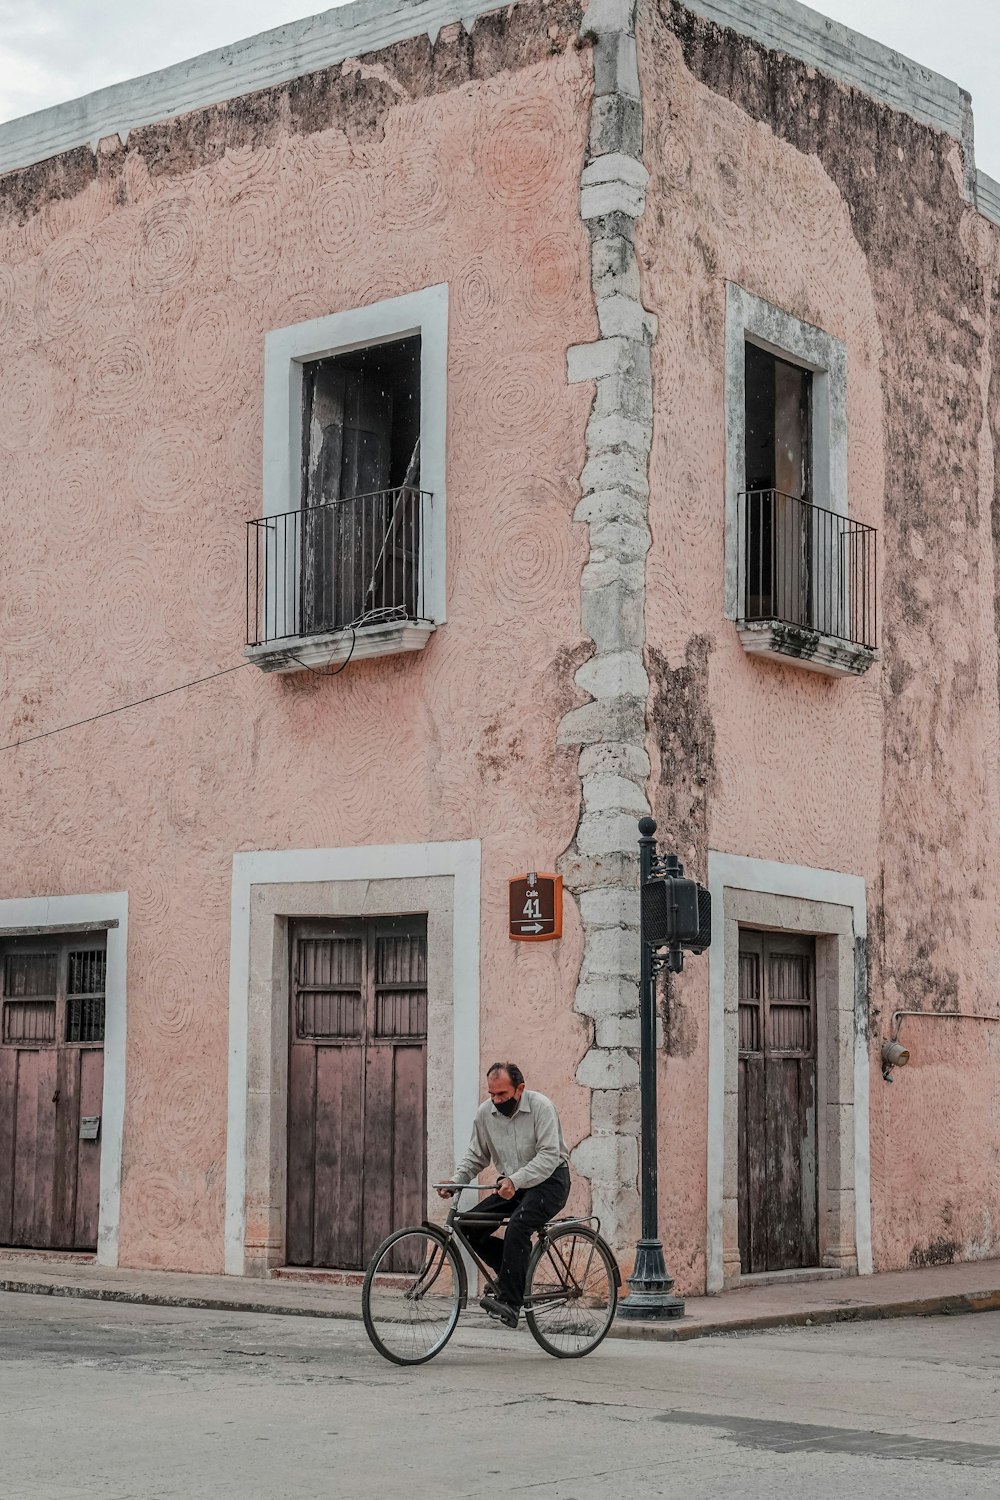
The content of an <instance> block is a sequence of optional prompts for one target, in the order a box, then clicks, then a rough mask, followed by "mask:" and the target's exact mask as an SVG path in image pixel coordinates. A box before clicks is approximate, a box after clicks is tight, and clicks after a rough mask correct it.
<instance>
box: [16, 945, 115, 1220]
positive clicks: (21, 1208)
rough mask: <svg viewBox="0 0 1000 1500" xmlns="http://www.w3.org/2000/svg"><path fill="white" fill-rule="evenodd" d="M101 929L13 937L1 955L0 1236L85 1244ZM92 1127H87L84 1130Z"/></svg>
mask: <svg viewBox="0 0 1000 1500" xmlns="http://www.w3.org/2000/svg"><path fill="white" fill-rule="evenodd" d="M105 972H106V952H105V939H104V935H103V933H97V934H92V935H88V936H84V937H81V936H79V935H74V936H73V937H72V938H62V939H52V940H48V941H44V942H43V941H40V940H37V939H33V940H27V939H16V940H12V941H10V942H8V943H6V944H5V945H4V948H3V953H2V958H0V975H2V993H0V1023H2V1024H0V1244H3V1245H11V1246H18V1247H23V1248H26V1249H27V1248H31V1249H41V1250H50V1249H56V1250H93V1249H95V1248H96V1246H97V1227H98V1209H99V1202H100V1159H101V1158H100V1149H101V1148H100V1126H99V1123H98V1126H97V1130H96V1134H94V1138H93V1139H83V1138H82V1135H81V1121H82V1120H83V1119H84V1118H85V1117H88V1116H89V1117H91V1118H92V1119H96V1120H97V1121H98V1122H99V1120H100V1115H101V1110H102V1099H103V1093H104V1012H105V997H104V984H105ZM90 1134H92V1132H88V1135H90Z"/></svg>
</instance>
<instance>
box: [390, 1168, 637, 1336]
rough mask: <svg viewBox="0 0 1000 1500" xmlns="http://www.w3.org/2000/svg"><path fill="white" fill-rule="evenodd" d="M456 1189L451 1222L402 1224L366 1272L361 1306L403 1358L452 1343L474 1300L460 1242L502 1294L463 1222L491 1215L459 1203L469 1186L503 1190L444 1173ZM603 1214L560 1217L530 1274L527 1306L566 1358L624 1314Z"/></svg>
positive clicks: (540, 1240) (543, 1239)
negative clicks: (618, 1313)
mask: <svg viewBox="0 0 1000 1500" xmlns="http://www.w3.org/2000/svg"><path fill="white" fill-rule="evenodd" d="M433 1186H434V1187H435V1188H437V1187H441V1188H451V1189H453V1190H454V1192H455V1194H456V1197H455V1202H454V1204H453V1205H452V1207H451V1208H450V1210H449V1212H448V1217H447V1219H446V1220H445V1222H444V1224H435V1223H432V1222H431V1221H430V1220H427V1219H425V1220H424V1221H423V1223H422V1224H418V1225H416V1224H415V1225H412V1226H410V1227H409V1228H406V1229H397V1230H395V1231H394V1232H393V1233H392V1234H390V1235H389V1236H388V1238H387V1239H385V1240H383V1241H382V1243H381V1245H379V1247H378V1249H377V1250H376V1251H375V1254H374V1255H373V1256H372V1258H371V1260H370V1262H369V1264H368V1269H367V1271H366V1272H365V1281H364V1288H363V1290H362V1293H361V1309H362V1313H363V1316H364V1322H365V1329H366V1330H367V1333H368V1337H369V1338H370V1339H371V1341H372V1343H373V1344H374V1345H375V1348H376V1349H377V1350H378V1352H379V1353H380V1354H381V1355H383V1356H384V1357H385V1358H386V1359H389V1360H392V1362H393V1363H394V1364H397V1365H422V1364H425V1363H426V1362H427V1360H429V1359H433V1358H434V1356H435V1355H436V1354H440V1352H441V1350H442V1349H443V1348H444V1346H445V1344H447V1342H448V1340H449V1339H450V1338H451V1336H452V1334H453V1333H454V1331H455V1327H456V1325H457V1323H458V1319H459V1314H460V1313H461V1312H462V1310H463V1309H464V1308H465V1307H466V1306H467V1305H468V1300H469V1280H468V1272H467V1269H466V1263H465V1260H464V1259H463V1256H462V1254H460V1251H464V1252H465V1254H466V1255H467V1256H468V1257H469V1258H470V1259H471V1260H472V1262H473V1263H474V1264H475V1265H476V1266H477V1267H478V1268H479V1271H480V1272H481V1274H482V1275H483V1277H484V1278H485V1290H486V1293H487V1295H491V1294H493V1295H495V1292H496V1284H495V1282H494V1280H493V1278H494V1276H495V1274H496V1273H495V1272H494V1271H493V1270H492V1269H491V1267H489V1266H487V1265H486V1264H485V1263H484V1262H483V1261H482V1260H481V1258H480V1257H479V1256H478V1255H477V1254H476V1252H475V1250H474V1249H473V1247H472V1245H471V1244H470V1243H469V1241H468V1239H467V1238H466V1237H465V1235H464V1234H463V1233H462V1229H463V1225H467V1226H470V1227H471V1226H472V1225H474V1224H487V1223H488V1224H491V1225H492V1226H494V1227H495V1228H499V1227H500V1226H499V1225H498V1224H497V1221H496V1219H495V1218H489V1217H488V1216H485V1217H482V1218H479V1219H477V1218H476V1215H475V1210H473V1211H472V1212H468V1211H466V1212H464V1213H463V1211H462V1210H461V1208H460V1207H459V1203H460V1202H461V1193H462V1191H465V1190H471V1191H472V1192H480V1193H492V1192H495V1188H492V1187H480V1186H479V1184H478V1183H471V1184H468V1183H461V1184H460V1183H454V1182H443V1183H434V1184H433ZM600 1228H601V1225H600V1220H599V1219H598V1218H597V1217H596V1215H593V1214H591V1215H589V1216H587V1217H582V1218H565V1219H551V1220H550V1221H549V1222H548V1223H547V1224H543V1225H542V1227H541V1228H540V1229H539V1230H537V1231H536V1234H537V1239H536V1243H535V1245H534V1248H533V1249H532V1252H531V1258H530V1260H529V1261H528V1273H527V1276H526V1278H525V1296H524V1314H525V1320H526V1322H527V1324H528V1327H529V1329H530V1330H531V1333H532V1335H533V1337H534V1339H535V1342H536V1343H538V1344H540V1345H541V1347H542V1348H543V1349H544V1350H545V1352H546V1354H551V1355H552V1356H553V1357H554V1358H556V1359H581V1358H582V1357H583V1356H584V1355H585V1354H590V1353H591V1352H592V1350H594V1349H596V1348H597V1346H598V1344H599V1343H600V1342H601V1340H602V1339H603V1338H604V1337H605V1336H606V1334H607V1332H608V1329H609V1328H610V1327H611V1324H612V1322H613V1321H614V1316H615V1310H616V1308H617V1306H618V1288H619V1287H620V1286H621V1273H620V1272H619V1270H618V1262H617V1261H616V1260H615V1257H614V1255H613V1253H612V1251H611V1248H610V1246H609V1245H608V1244H607V1243H606V1242H605V1241H604V1240H603V1239H602V1238H601V1234H600Z"/></svg>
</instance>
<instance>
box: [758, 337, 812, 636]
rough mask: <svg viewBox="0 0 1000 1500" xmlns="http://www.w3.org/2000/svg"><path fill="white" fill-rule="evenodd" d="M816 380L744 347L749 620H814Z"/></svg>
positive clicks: (774, 357)
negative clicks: (812, 412) (812, 499)
mask: <svg viewBox="0 0 1000 1500" xmlns="http://www.w3.org/2000/svg"><path fill="white" fill-rule="evenodd" d="M811 404H812V373H811V371H809V370H804V369H802V368H801V367H800V366H798V365H793V364H790V363H789V362H788V361H787V360H783V359H779V358H778V357H777V355H774V354H771V353H770V352H769V351H768V350H767V349H761V348H759V347H758V346H757V345H756V344H751V343H748V344H747V345H746V486H747V493H746V510H745V521H744V527H745V537H744V542H745V558H746V601H747V604H746V618H747V619H751V620H762V619H778V620H787V621H790V622H792V623H795V624H806V623H808V621H809V618H810V574H811V569H810V552H811V545H810V535H811V516H810V509H809V500H810V493H809V492H810V479H811V451H810V450H811V443H810V410H811Z"/></svg>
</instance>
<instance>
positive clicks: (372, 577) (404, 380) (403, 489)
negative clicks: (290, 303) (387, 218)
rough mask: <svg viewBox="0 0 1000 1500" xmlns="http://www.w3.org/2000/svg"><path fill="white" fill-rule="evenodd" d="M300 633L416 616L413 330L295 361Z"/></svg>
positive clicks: (416, 362)
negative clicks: (299, 370)
mask: <svg viewBox="0 0 1000 1500" xmlns="http://www.w3.org/2000/svg"><path fill="white" fill-rule="evenodd" d="M302 418H303V442H302V514H301V527H300V539H299V543H300V545H299V550H300V577H301V586H300V631H301V633H302V634H303V635H313V634H319V633H322V632H325V631H332V630H341V629H344V628H346V627H348V626H350V625H358V624H375V623H381V622H384V621H391V620H397V619H400V620H405V619H410V620H412V619H416V618H417V617H418V611H419V608H420V602H421V601H420V599H419V597H418V596H419V550H420V540H421V539H420V523H421V511H420V502H421V495H420V337H419V335H416V336H414V337H411V338H405V339H398V340H396V341H394V342H391V343H386V344H377V345H374V346H372V347H369V348H365V349H355V350H352V351H350V352H348V353H344V354H337V355H333V356H331V357H330V358H327V359H320V360H315V361H313V362H311V363H309V364H306V365H305V366H304V368H303V413H302Z"/></svg>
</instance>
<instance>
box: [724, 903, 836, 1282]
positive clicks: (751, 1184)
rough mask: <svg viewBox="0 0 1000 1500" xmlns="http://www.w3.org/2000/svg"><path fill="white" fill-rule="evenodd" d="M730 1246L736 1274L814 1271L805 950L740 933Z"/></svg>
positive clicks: (811, 1044) (810, 991)
mask: <svg viewBox="0 0 1000 1500" xmlns="http://www.w3.org/2000/svg"><path fill="white" fill-rule="evenodd" d="M739 1049H740V1051H739V1096H738V1117H739V1147H738V1150H739V1187H738V1193H739V1245H740V1263H741V1267H742V1269H743V1271H744V1273H747V1274H749V1273H751V1272H756V1271H783V1270H791V1269H793V1268H796V1267H799V1266H812V1265H816V1264H817V1262H818V1260H819V1233H818V1212H817V1195H816V1193H817V1181H816V1016H815V946H814V940H813V939H812V938H799V937H794V936H790V935H786V934H782V933H765V932H752V931H747V930H744V931H741V932H740V972H739Z"/></svg>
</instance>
